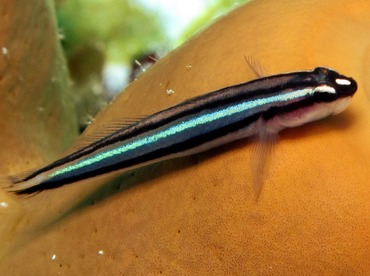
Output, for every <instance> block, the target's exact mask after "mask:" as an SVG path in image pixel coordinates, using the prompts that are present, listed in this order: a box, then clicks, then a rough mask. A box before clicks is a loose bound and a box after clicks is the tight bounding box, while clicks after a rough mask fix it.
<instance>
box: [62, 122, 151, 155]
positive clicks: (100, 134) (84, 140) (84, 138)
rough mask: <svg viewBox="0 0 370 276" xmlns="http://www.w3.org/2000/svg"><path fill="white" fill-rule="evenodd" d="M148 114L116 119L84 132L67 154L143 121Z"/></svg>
mask: <svg viewBox="0 0 370 276" xmlns="http://www.w3.org/2000/svg"><path fill="white" fill-rule="evenodd" d="M145 117H147V116H138V117H135V118H131V119H122V120H115V121H114V122H108V123H107V124H105V125H104V126H103V127H101V128H99V129H98V130H96V131H94V132H92V133H88V134H84V133H83V134H82V135H81V136H80V138H79V139H77V141H76V142H75V143H74V144H73V145H72V146H71V147H70V148H69V149H68V151H67V152H66V155H67V154H71V153H73V152H75V151H77V150H79V149H81V148H83V147H86V146H88V145H90V144H92V143H94V142H96V141H99V140H101V139H103V138H104V137H106V136H108V135H110V134H112V133H114V132H116V131H118V130H120V129H124V128H127V127H129V126H131V125H134V124H136V123H137V122H139V121H141V120H142V119H144V118H145Z"/></svg>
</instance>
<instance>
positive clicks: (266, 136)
mask: <svg viewBox="0 0 370 276" xmlns="http://www.w3.org/2000/svg"><path fill="white" fill-rule="evenodd" d="M257 128H258V129H257V135H256V136H255V139H256V143H254V144H255V146H254V149H253V154H252V165H253V188H254V194H255V199H256V201H258V199H259V198H260V195H261V193H262V189H263V185H264V181H265V177H266V174H267V173H268V163H269V157H270V156H271V154H272V151H273V147H274V145H275V143H276V141H277V139H278V135H277V134H271V133H267V132H266V126H265V125H264V123H263V122H262V119H261V120H260V121H259V122H258V123H257Z"/></svg>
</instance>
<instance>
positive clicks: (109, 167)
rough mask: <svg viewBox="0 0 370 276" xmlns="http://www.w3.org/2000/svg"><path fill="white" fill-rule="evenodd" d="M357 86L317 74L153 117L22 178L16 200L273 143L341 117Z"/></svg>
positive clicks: (266, 81)
mask: <svg viewBox="0 0 370 276" xmlns="http://www.w3.org/2000/svg"><path fill="white" fill-rule="evenodd" d="M356 90H357V84H356V81H355V80H353V79H352V78H349V77H346V76H343V75H340V74H339V73H337V72H336V71H334V70H331V69H328V68H325V67H317V68H315V69H313V70H312V71H298V72H292V73H284V74H278V75H273V76H268V77H263V78H259V79H255V80H252V81H249V82H246V83H241V84H237V85H233V86H229V87H225V88H222V89H219V90H217V91H213V92H210V93H207V94H204V95H201V96H198V97H195V98H192V99H189V100H186V101H184V102H182V103H180V104H177V105H175V106H173V107H170V108H168V109H165V110H162V111H160V112H157V113H155V114H153V115H151V116H148V117H146V118H144V119H142V120H140V121H138V122H137V123H135V124H132V125H130V126H127V127H123V128H121V129H118V130H117V131H115V132H113V133H112V134H110V135H107V136H106V137H103V138H101V139H99V140H97V141H96V142H93V143H91V144H90V145H87V146H85V147H82V148H81V149H79V150H77V151H75V152H73V153H71V154H69V155H67V156H65V157H63V158H61V159H59V160H57V161H55V162H52V163H50V164H48V165H46V166H44V167H41V168H39V169H37V170H35V171H33V172H31V173H30V174H28V175H26V176H22V177H13V178H10V179H11V184H10V185H9V186H8V187H7V189H8V190H9V191H12V192H14V193H17V194H28V193H33V192H38V191H41V190H45V189H52V188H56V187H59V186H62V185H65V184H69V183H73V182H76V181H79V180H83V179H87V178H89V177H94V176H98V175H101V174H105V173H109V172H113V171H117V170H129V169H133V168H136V167H140V166H143V165H146V164H150V163H154V162H158V161H160V160H166V159H170V158H175V157H180V156H185V155H190V154H194V153H198V152H201V151H205V150H207V149H210V148H214V147H217V146H219V145H222V144H225V143H229V142H232V141H235V140H239V139H242V138H245V137H250V136H255V135H257V136H260V137H262V136H264V135H270V134H271V135H274V134H276V133H278V132H279V131H280V130H282V129H284V128H286V127H296V126H299V125H302V124H305V123H307V122H311V121H315V120H318V119H321V118H323V117H326V116H329V115H330V114H337V113H340V112H342V111H343V110H344V109H345V108H346V107H347V105H348V103H349V99H350V98H351V97H352V96H353V95H354V93H355V92H356Z"/></svg>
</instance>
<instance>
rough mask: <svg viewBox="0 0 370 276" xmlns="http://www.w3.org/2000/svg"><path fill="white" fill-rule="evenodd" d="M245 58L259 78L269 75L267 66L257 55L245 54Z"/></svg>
mask: <svg viewBox="0 0 370 276" xmlns="http://www.w3.org/2000/svg"><path fill="white" fill-rule="evenodd" d="M244 59H245V61H246V62H247V64H248V66H249V68H250V69H251V70H252V72H253V73H254V74H255V75H256V77H257V78H262V77H266V76H267V75H268V74H267V71H266V68H264V67H263V66H262V65H261V63H260V62H259V61H258V60H257V59H256V58H255V57H253V56H244Z"/></svg>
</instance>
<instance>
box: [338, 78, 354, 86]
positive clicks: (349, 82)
mask: <svg viewBox="0 0 370 276" xmlns="http://www.w3.org/2000/svg"><path fill="white" fill-rule="evenodd" d="M335 82H336V83H337V84H339V85H351V84H352V83H351V81H349V80H347V79H335Z"/></svg>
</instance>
